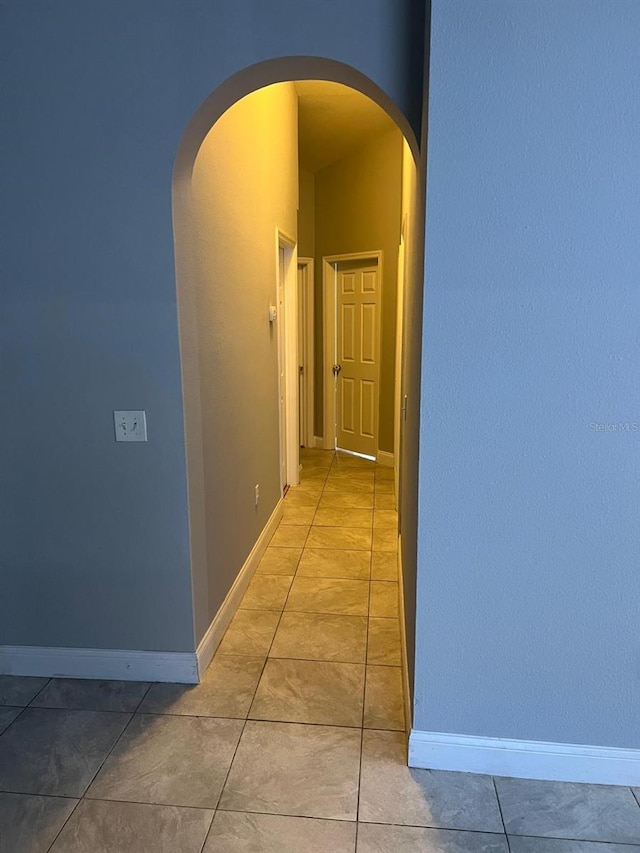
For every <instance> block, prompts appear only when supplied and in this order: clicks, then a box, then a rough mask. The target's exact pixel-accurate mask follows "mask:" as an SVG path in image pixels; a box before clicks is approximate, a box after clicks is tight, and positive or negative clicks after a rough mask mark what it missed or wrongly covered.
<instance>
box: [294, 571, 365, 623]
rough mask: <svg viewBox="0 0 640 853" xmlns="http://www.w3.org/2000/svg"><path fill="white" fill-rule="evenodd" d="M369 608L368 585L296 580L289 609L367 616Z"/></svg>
mask: <svg viewBox="0 0 640 853" xmlns="http://www.w3.org/2000/svg"><path fill="white" fill-rule="evenodd" d="M368 607H369V584H368V582H367V581H358V580H355V581H352V580H329V579H327V578H301V577H297V578H295V579H294V581H293V585H292V587H291V592H290V593H289V598H288V599H287V607H286V609H287V611H292V610H295V611H298V612H303V613H342V614H345V615H348V616H366V615H367V612H368Z"/></svg>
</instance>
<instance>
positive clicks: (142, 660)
mask: <svg viewBox="0 0 640 853" xmlns="http://www.w3.org/2000/svg"><path fill="white" fill-rule="evenodd" d="M0 674H2V675H37V676H41V677H45V678H100V679H105V680H111V679H114V680H121V681H176V682H179V683H182V684H197V683H198V661H197V658H196V655H195V652H143V651H137V650H123V649H68V648H51V647H48V646H0Z"/></svg>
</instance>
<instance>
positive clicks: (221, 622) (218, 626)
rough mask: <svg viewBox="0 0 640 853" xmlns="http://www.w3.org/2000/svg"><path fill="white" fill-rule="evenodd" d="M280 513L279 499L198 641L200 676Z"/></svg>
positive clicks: (281, 504)
mask: <svg viewBox="0 0 640 853" xmlns="http://www.w3.org/2000/svg"><path fill="white" fill-rule="evenodd" d="M282 513H283V501H282V500H279V501H278V503H277V504H276V508H275V509H274V511H273V512H272V513H271V516H270V518H269V521H267V523H266V524H265V526H264V528H263V530H262V533H261V534H260V536H258V539H257V541H256V544H255V545H254V546H253V548H252V549H251V553H250V554H249V556H248V557H247V559H246V560H245V561H244V565H243V566H242V568H241V569H240V571H239V572H238V576H237V577H236V579H235V581H234V582H233V585H232V587H231V589H230V590H229V592H228V593H227V597H226V598H225V600H224V601H223V602H222V605H221V607H220V610H218V612H217V613H216V615H215V616H214V618H213V622H212V623H211V624H210V625H209V627H208V628H207V631H206V633H205V635H204V637H203V638H202V640H201V641H200V643H199V644H198V648H197V650H196V656H197V659H198V673H199V675H200V678H202V676H203V675H204V673H205V671H206V669H207V667H208V666H209V664H210V663H211V659H212V658H213V656H214V654H215V653H216V649H217V648H218V646H219V645H220V641H221V640H222V637H223V636H224V632H225V631H226V630H227V628H228V627H229V623H230V622H231V620H232V619H233V616H234V614H235V612H236V610H237V609H238V605H239V604H240V602H241V601H242V596H243V595H244V594H245V592H246V590H247V587H248V586H249V582H250V581H251V578H252V577H253V575H254V572H255V570H256V569H257V568H258V563H259V562H260V560H261V559H262V556H263V554H264V552H265V551H266V549H267V545H268V544H269V540H270V539H271V537H272V536H273V534H274V533H275V530H276V527H277V526H278V524H279V523H280V519H281V518H282Z"/></svg>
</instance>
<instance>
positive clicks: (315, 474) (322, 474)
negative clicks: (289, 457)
mask: <svg viewBox="0 0 640 853" xmlns="http://www.w3.org/2000/svg"><path fill="white" fill-rule="evenodd" d="M327 474H328V471H326V470H323V469H313V470H310V471H301V472H300V482H301V483H315V484H316V485H320V486H324V483H325V480H326V479H327Z"/></svg>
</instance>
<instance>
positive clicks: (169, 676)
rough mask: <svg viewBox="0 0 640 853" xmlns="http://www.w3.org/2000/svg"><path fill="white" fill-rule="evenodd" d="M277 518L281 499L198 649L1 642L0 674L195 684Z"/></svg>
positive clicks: (211, 654)
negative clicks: (150, 648) (175, 650)
mask: <svg viewBox="0 0 640 853" xmlns="http://www.w3.org/2000/svg"><path fill="white" fill-rule="evenodd" d="M281 518H282V501H281V500H280V501H278V504H277V506H276V508H275V509H274V511H273V513H272V514H271V517H270V518H269V521H268V522H267V524H266V526H265V528H264V530H263V531H262V533H261V534H260V536H259V538H258V541H257V542H256V544H255V545H254V547H253V549H252V550H251V553H250V554H249V556H248V557H247V559H246V561H245V564H244V566H243V567H242V569H241V570H240V573H239V575H238V577H237V578H236V580H235V582H234V584H233V586H232V587H231V589H230V590H229V593H228V595H227V597H226V598H225V600H224V603H223V605H222V607H221V608H220V610H219V611H218V613H217V615H216V617H215V619H214V620H213V622H212V623H211V625H210V626H209V629H208V630H207V633H206V634H205V636H204V637H203V639H202V642H201V643H200V645H199V646H198V649H197V651H195V652H146V651H138V650H136V649H131V650H129V649H126V650H123V649H70V648H51V647H48V646H0V675H36V676H41V677H46V678H97V679H104V680H118V681H169V682H177V683H179V684H197V683H198V682H199V681H200V677H201V675H202V674H203V673H204V671H205V670H206V668H207V666H208V665H209V662H210V661H211V658H212V657H213V655H214V652H215V650H216V649H217V647H218V644H219V642H220V640H221V639H222V636H223V634H224V632H225V631H226V629H227V626H228V624H229V622H230V621H231V619H232V617H233V614H234V613H235V610H236V608H237V606H238V604H239V603H240V600H241V598H242V596H243V595H244V592H245V590H246V588H247V586H248V585H249V581H250V580H251V577H252V575H253V573H254V572H255V570H256V568H257V566H258V563H259V562H260V558H261V557H262V555H263V553H264V551H265V549H266V547H267V544H268V542H269V539H270V538H271V536H272V535H273V533H274V531H275V529H276V527H277V526H278V522H279V521H280V519H281Z"/></svg>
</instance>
